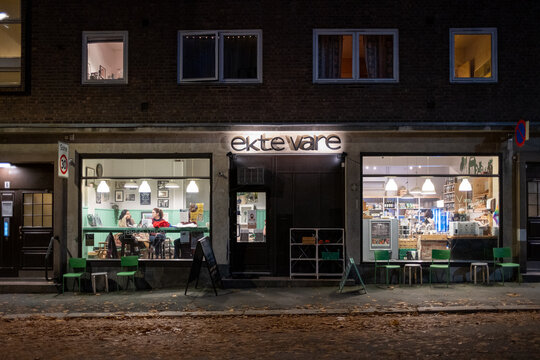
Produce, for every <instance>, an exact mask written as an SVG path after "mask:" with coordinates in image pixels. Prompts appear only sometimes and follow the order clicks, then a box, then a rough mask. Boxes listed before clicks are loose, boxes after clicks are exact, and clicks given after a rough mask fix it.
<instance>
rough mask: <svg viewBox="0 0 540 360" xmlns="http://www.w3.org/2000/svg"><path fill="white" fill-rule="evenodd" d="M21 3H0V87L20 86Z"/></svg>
mask: <svg viewBox="0 0 540 360" xmlns="http://www.w3.org/2000/svg"><path fill="white" fill-rule="evenodd" d="M22 50H23V49H22V14H21V1H17V0H9V1H8V0H3V1H0V86H2V87H14V86H20V85H21V74H22V62H21V59H22Z"/></svg>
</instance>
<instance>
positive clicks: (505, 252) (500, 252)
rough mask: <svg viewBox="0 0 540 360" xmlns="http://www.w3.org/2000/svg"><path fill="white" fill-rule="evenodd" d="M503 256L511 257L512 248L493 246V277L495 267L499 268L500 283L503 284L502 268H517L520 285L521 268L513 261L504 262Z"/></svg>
mask: <svg viewBox="0 0 540 360" xmlns="http://www.w3.org/2000/svg"><path fill="white" fill-rule="evenodd" d="M505 258H507V259H512V250H511V249H510V248H509V247H503V248H493V264H494V266H495V269H494V270H493V273H494V275H493V277H495V272H496V271H497V268H500V269H501V278H502V283H503V285H504V269H505V268H517V269H518V284H520V285H521V270H520V266H519V264H517V263H513V262H504V259H505ZM500 260H502V261H500Z"/></svg>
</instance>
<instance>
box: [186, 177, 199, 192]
mask: <svg viewBox="0 0 540 360" xmlns="http://www.w3.org/2000/svg"><path fill="white" fill-rule="evenodd" d="M186 192H188V193H198V192H199V187H198V186H197V183H196V182H195V180H191V181H190V182H189V184H188V186H187V188H186Z"/></svg>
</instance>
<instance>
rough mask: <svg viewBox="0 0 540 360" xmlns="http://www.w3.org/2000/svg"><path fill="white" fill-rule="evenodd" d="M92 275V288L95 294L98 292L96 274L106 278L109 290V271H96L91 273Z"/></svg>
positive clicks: (106, 287) (106, 286) (106, 285)
mask: <svg viewBox="0 0 540 360" xmlns="http://www.w3.org/2000/svg"><path fill="white" fill-rule="evenodd" d="M90 276H91V277H92V290H94V294H95V293H96V276H103V277H104V278H105V289H106V290H107V292H109V278H108V276H107V272H95V273H91V274H90Z"/></svg>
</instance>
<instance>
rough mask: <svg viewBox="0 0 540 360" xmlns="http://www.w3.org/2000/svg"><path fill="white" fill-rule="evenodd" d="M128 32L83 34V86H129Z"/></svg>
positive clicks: (87, 32)
mask: <svg viewBox="0 0 540 360" xmlns="http://www.w3.org/2000/svg"><path fill="white" fill-rule="evenodd" d="M127 40H128V33H127V31H115V32H103V31H95V32H89V31H86V32H83V75H82V76H83V78H82V83H83V84H96V83H97V84H127V82H128V80H127V58H128V51H127Z"/></svg>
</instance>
